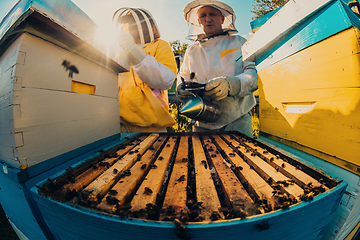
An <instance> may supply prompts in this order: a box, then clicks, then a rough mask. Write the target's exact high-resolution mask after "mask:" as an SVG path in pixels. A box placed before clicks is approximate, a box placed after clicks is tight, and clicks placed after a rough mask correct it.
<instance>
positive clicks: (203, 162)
mask: <svg viewBox="0 0 360 240" xmlns="http://www.w3.org/2000/svg"><path fill="white" fill-rule="evenodd" d="M201 163H202V164H204V167H205V169H207V162H206V161H205V160H202V161H201Z"/></svg>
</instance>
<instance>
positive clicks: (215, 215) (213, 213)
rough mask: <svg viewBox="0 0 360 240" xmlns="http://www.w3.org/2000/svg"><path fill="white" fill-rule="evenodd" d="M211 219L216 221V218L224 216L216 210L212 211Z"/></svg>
mask: <svg viewBox="0 0 360 240" xmlns="http://www.w3.org/2000/svg"><path fill="white" fill-rule="evenodd" d="M210 219H211V221H216V220H219V219H222V217H221V215H220V213H219V212H216V211H214V212H212V213H211V216H210Z"/></svg>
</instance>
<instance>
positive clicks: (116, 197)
mask: <svg viewBox="0 0 360 240" xmlns="http://www.w3.org/2000/svg"><path fill="white" fill-rule="evenodd" d="M165 140H166V136H160V137H159V139H158V140H157V141H155V142H154V144H153V145H152V148H149V149H148V150H147V151H146V153H145V154H144V155H143V156H142V157H141V159H140V160H139V161H137V162H136V163H135V164H134V165H133V166H132V167H131V169H130V170H131V175H130V176H126V175H125V177H124V178H122V179H120V181H118V182H117V183H116V184H115V185H114V187H112V188H111V192H108V193H107V194H106V195H105V196H104V198H103V199H102V201H101V203H99V205H98V206H97V209H100V210H102V211H105V212H109V213H114V212H116V206H117V205H124V204H126V203H127V202H128V201H129V199H130V198H131V196H132V194H134V191H136V188H137V187H139V185H140V184H141V181H142V179H143V178H144V176H145V175H146V174H147V173H148V171H149V170H150V168H151V167H152V166H153V165H152V164H153V163H154V161H155V157H156V156H157V154H156V153H157V152H159V151H161V149H160V147H161V146H162V144H163V143H164V141H165ZM108 199H110V200H108Z"/></svg>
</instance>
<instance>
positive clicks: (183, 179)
mask: <svg viewBox="0 0 360 240" xmlns="http://www.w3.org/2000/svg"><path fill="white" fill-rule="evenodd" d="M185 179H186V178H185V175H181V177H179V179H178V180H177V181H178V182H183V181H185Z"/></svg>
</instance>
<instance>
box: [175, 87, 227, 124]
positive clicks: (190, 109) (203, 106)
mask: <svg viewBox="0 0 360 240" xmlns="http://www.w3.org/2000/svg"><path fill="white" fill-rule="evenodd" d="M184 85H185V86H184V89H185V90H188V91H191V95H190V97H189V99H188V100H187V102H186V103H185V104H184V105H183V107H182V108H181V109H180V111H179V113H180V114H182V115H185V116H187V117H189V118H191V119H193V120H192V122H195V120H198V121H201V122H206V123H213V122H216V121H217V120H219V118H220V115H221V111H220V108H219V107H218V106H217V105H215V104H213V103H211V102H209V101H207V100H205V99H203V97H202V95H203V92H204V89H205V85H206V84H205V83H196V82H188V83H186V84H184Z"/></svg>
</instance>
